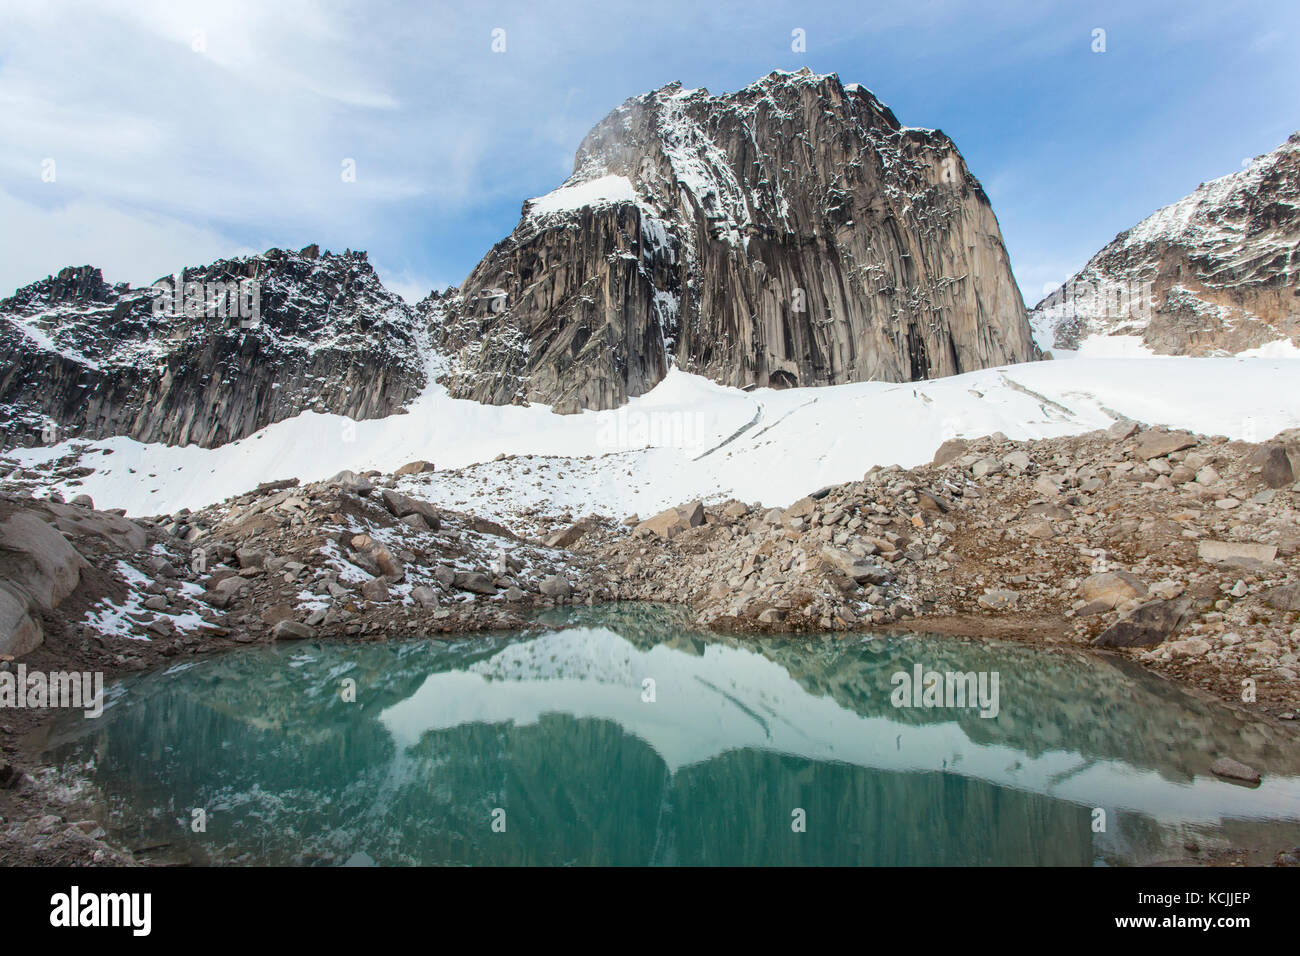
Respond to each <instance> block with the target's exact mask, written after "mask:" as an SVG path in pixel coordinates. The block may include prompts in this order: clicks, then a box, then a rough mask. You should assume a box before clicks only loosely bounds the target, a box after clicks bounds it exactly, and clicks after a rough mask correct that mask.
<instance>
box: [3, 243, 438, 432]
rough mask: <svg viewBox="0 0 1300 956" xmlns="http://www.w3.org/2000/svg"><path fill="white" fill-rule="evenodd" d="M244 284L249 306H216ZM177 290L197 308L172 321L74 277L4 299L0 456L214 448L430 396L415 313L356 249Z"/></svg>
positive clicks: (151, 297)
mask: <svg viewBox="0 0 1300 956" xmlns="http://www.w3.org/2000/svg"><path fill="white" fill-rule="evenodd" d="M175 280H176V277H174V276H168V277H163V278H162V279H160V280H159V281H158V282H157V283H155V284H154V286H161V287H164V288H165V289H171V288H174V287H175V284H176V282H175ZM241 281H242V282H246V283H251V284H248V285H245V286H244V292H245V293H247V294H246V295H245V296H244V299H243V301H242V302H239V303H236V302H235V300H231V299H225V300H221V302H220V308H218V307H217V306H218V296H217V295H215V294H214V293H216V292H220V291H221V289H222V288H223V287H227V288H232V289H235V288H238V284H239V283H240V282H241ZM181 282H182V283H184V284H185V285H184V286H183V290H188V291H189V292H191V293H193V294H194V296H195V297H194V298H191V299H189V300H188V301H187V300H186V298H185V297H182V298H181V299H180V301H178V302H175V303H174V305H175V308H173V307H172V306H173V302H172V301H171V300H170V299H168V298H167V297H165V296H164V297H162V298H161V299H160V296H159V295H158V294H157V293H156V291H155V288H154V286H150V287H145V288H130V287H128V286H127V285H125V284H119V285H115V286H112V285H109V284H107V283H106V282H104V280H103V276H102V274H101V273H100V270H98V269H94V268H91V267H90V266H82V267H79V268H68V269H64V270H62V271H61V272H60V273H59V274H58V275H56V276H50V277H49V278H46V279H43V280H41V281H39V282H35V283H33V284H31V285H29V286H26V287H24V288H22V289H19V290H18V291H17V292H16V293H15V294H14V295H13V296H12V297H10V298H8V299H5V300H3V301H0V352H2V353H3V354H4V355H5V362H4V365H3V367H0V410H3V412H4V415H3V422H4V423H3V425H0V448H3V447H14V446H16V445H21V444H27V445H30V444H33V443H43V444H50V443H52V442H55V441H60V440H63V439H65V438H69V437H80V438H87V439H98V438H105V437H109V436H113V435H127V436H130V437H132V438H136V439H139V440H140V441H146V442H162V443H165V444H169V445H185V444H189V443H191V442H193V443H196V444H199V445H202V446H204V447H214V446H217V445H221V444H224V443H226V442H229V441H234V440H237V439H240V438H243V437H245V436H247V435H250V434H252V433H253V432H255V431H257V430H258V429H259V428H263V427H265V426H266V425H269V424H271V423H273V422H277V421H280V420H281V419H284V418H289V417H291V416H293V415H297V414H299V413H300V412H303V411H309V410H311V411H319V412H333V413H335V414H341V415H347V416H350V417H352V418H357V419H363V418H375V417H381V416H384V415H390V414H393V413H394V412H396V411H398V410H399V409H400V408H401V407H402V406H403V405H404V404H405V403H406V402H408V401H409V400H410V399H411V398H413V397H414V396H415V395H416V394H418V392H419V390H420V388H421V387H422V386H423V385H424V379H425V374H424V363H423V360H422V355H421V353H422V348H421V344H420V341H419V339H420V335H419V332H418V328H417V323H416V319H415V316H414V310H412V309H411V308H410V307H408V306H407V305H406V304H405V303H404V302H403V301H402V300H401V299H400V298H399V297H398V296H396V295H394V294H393V293H391V292H389V291H388V290H386V289H385V288H384V287H383V285H382V284H381V283H380V282H379V279H378V277H377V276H376V275H375V272H374V269H373V268H372V267H371V266H370V263H369V262H368V261H367V259H366V254H365V253H364V252H346V253H342V254H339V255H334V254H331V253H328V252H326V253H323V254H322V253H321V252H319V250H318V249H317V248H316V247H315V246H309V247H307V248H306V249H303V250H302V251H301V252H296V253H295V252H286V251H283V250H279V249H272V250H270V251H269V252H267V253H265V254H264V255H259V256H251V257H248V258H242V259H227V260H221V261H219V262H215V263H213V264H212V265H209V266H204V267H201V268H196V269H185V270H184V271H183V273H182V276H181ZM191 283H194V284H195V285H194V286H193V287H192V288H191V287H190V284H191ZM254 295H255V296H256V299H255V301H253V297H254ZM237 305H238V306H242V307H243V310H242V312H240V311H239V310H238V308H237ZM231 313H235V314H231ZM254 313H255V314H254Z"/></svg>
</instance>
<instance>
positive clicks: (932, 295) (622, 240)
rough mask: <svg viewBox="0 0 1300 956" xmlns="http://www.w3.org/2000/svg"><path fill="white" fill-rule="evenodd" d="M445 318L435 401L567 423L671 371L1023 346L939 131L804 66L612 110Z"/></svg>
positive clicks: (910, 357)
mask: <svg viewBox="0 0 1300 956" xmlns="http://www.w3.org/2000/svg"><path fill="white" fill-rule="evenodd" d="M441 305H442V307H443V309H444V311H445V319H440V321H439V330H440V334H441V337H442V343H443V345H444V347H445V348H446V349H447V350H448V351H449V352H451V353H452V356H453V361H452V362H451V364H450V366H449V372H448V375H447V377H446V382H447V384H448V386H449V387H450V389H451V390H452V392H453V394H455V395H458V396H461V397H469V398H475V399H478V400H480V401H487V402H496V403H500V402H512V401H513V402H518V401H529V400H536V401H543V402H547V403H549V404H552V405H554V406H555V407H556V408H558V409H560V410H564V411H576V410H577V409H579V408H609V407H614V406H617V405H619V404H621V403H622V402H624V401H626V400H627V398H629V397H630V396H634V395H638V394H642V393H643V392H645V391H647V390H648V389H650V388H652V387H653V386H654V385H655V384H656V383H657V382H658V381H659V380H660V379H661V378H662V377H663V376H664V374H665V373H666V371H667V368H668V365H669V363H670V362H675V363H676V364H678V365H679V366H681V367H683V368H685V369H687V370H690V371H694V372H699V373H701V374H703V375H706V376H708V377H710V378H713V379H715V380H716V381H719V382H722V383H724V384H728V385H737V386H751V385H772V386H788V385H827V384H835V383H839V382H848V381H863V380H868V379H883V380H889V381H906V380H910V379H919V378H928V377H933V376H939V375H950V374H954V373H956V372H961V371H968V370H970V369H974V368H980V367H985V366H987V365H996V364H1003V363H1007V362H1015V361H1023V360H1026V359H1030V358H1034V357H1036V355H1037V354H1038V353H1037V350H1036V348H1035V346H1034V344H1033V342H1032V340H1031V338H1030V333H1029V327H1028V324H1027V323H1026V319H1025V311H1024V304H1023V302H1022V301H1021V299H1020V295H1019V291H1018V289H1017V287H1016V285H1015V282H1014V280H1013V278H1012V275H1011V270H1010V266H1009V264H1008V262H1007V257H1006V251H1005V248H1004V247H1003V244H1002V239H1001V234H1000V232H999V230H998V226H997V220H996V218H995V217H994V216H993V212H992V209H991V208H990V206H989V203H988V199H987V197H986V196H985V194H984V191H983V190H982V189H981V188H980V186H979V183H978V182H977V181H976V180H975V178H974V177H973V176H972V175H971V174H970V172H969V170H968V169H967V168H966V165H965V162H964V161H963V160H962V158H961V155H960V153H958V151H957V149H956V147H955V146H954V145H953V143H952V142H951V140H949V139H948V138H947V137H946V136H944V135H943V134H942V133H939V132H937V131H933V130H923V129H914V128H908V127H903V126H901V125H900V124H899V122H898V120H897V118H896V117H895V116H894V114H893V113H892V111H890V110H889V108H888V107H886V106H885V105H884V104H882V103H880V101H879V100H878V99H876V97H875V96H874V95H872V94H871V93H870V92H869V91H867V90H866V89H865V88H863V87H861V86H859V85H857V84H850V85H849V86H847V87H846V86H844V85H842V84H841V82H840V80H839V77H837V76H836V75H834V74H827V75H818V74H814V73H812V72H810V71H807V70H801V71H799V72H797V73H785V72H780V71H777V72H773V73H771V74H768V75H767V76H765V77H763V78H761V79H760V80H758V81H756V82H755V83H752V84H750V85H749V86H746V87H744V88H743V89H741V90H738V91H736V92H735V93H730V94H724V95H721V96H715V95H713V94H711V93H709V92H708V91H707V90H702V89H694V90H688V89H685V88H683V87H682V86H681V85H680V84H677V83H674V84H669V85H668V86H666V87H663V88H661V89H659V90H655V91H653V92H651V93H646V94H642V95H640V96H635V97H632V98H631V99H629V100H627V101H626V102H624V103H623V104H622V105H620V106H619V107H617V108H616V109H614V110H613V111H612V112H611V113H610V114H609V115H608V116H607V117H605V119H604V120H602V121H601V122H600V123H598V124H597V125H596V127H595V128H594V129H593V130H592V131H591V132H590V133H589V134H588V135H587V136H586V137H585V138H584V140H583V142H582V144H581V145H580V146H579V149H578V152H577V155H576V157H575V160H574V172H573V174H572V175H571V176H570V177H569V178H568V179H567V180H566V181H565V182H564V183H563V184H561V185H560V186H559V187H558V188H557V189H555V190H553V191H552V192H550V193H548V194H546V195H544V196H540V197H538V198H536V199H532V200H529V201H528V202H527V203H525V204H524V208H523V213H522V217H521V220H520V222H519V224H518V226H516V228H515V230H514V232H513V233H512V234H511V235H510V236H509V237H507V238H506V239H505V240H503V241H502V242H501V243H498V244H497V246H496V247H495V248H493V249H492V250H491V252H489V254H488V256H487V257H486V258H485V259H484V260H483V261H482V262H481V263H480V264H479V265H478V267H476V268H475V270H474V271H473V272H472V273H471V274H470V276H469V278H468V279H467V280H466V281H465V283H464V284H463V286H462V288H461V291H460V294H459V295H458V296H456V297H453V298H452V299H451V300H450V301H447V302H444V303H442V304H441Z"/></svg>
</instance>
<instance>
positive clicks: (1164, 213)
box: [1032, 133, 1300, 355]
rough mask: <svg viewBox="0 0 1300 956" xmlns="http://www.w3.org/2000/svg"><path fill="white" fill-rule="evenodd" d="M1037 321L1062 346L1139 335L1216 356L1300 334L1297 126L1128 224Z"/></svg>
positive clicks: (1159, 345)
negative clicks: (1266, 148)
mask: <svg viewBox="0 0 1300 956" xmlns="http://www.w3.org/2000/svg"><path fill="white" fill-rule="evenodd" d="M1032 318H1033V324H1034V327H1035V329H1036V330H1037V334H1038V336H1039V338H1040V340H1041V342H1042V344H1043V345H1044V346H1045V347H1048V348H1052V347H1055V348H1058V349H1062V348H1063V349H1076V348H1078V347H1079V344H1080V342H1081V341H1083V340H1085V339H1088V338H1089V337H1093V336H1136V337H1140V340H1141V342H1142V344H1143V345H1144V346H1145V347H1146V348H1148V349H1150V350H1152V351H1154V352H1157V353H1160V354H1166V355H1215V354H1226V353H1235V352H1240V351H1243V350H1248V349H1252V348H1257V347H1260V346H1263V345H1266V344H1269V343H1273V342H1278V341H1280V340H1291V341H1293V342H1295V341H1297V339H1300V133H1293V134H1292V135H1291V136H1290V137H1289V138H1288V139H1287V141H1286V142H1285V143H1283V144H1282V145H1280V146H1279V147H1278V148H1277V149H1274V150H1272V151H1270V152H1268V153H1265V154H1263V155H1262V156H1258V157H1256V158H1255V159H1253V160H1251V161H1250V162H1249V163H1248V164H1246V166H1245V168H1243V169H1241V170H1240V171H1238V172H1235V173H1231V174H1229V175H1227V176H1223V177H1221V178H1220V179H1216V180H1213V181H1211V182H1206V183H1202V184H1201V185H1200V186H1198V187H1197V188H1196V190H1195V191H1194V192H1192V193H1191V194H1190V195H1188V196H1185V197H1184V198H1182V199H1180V200H1179V201H1178V202H1175V203H1171V204H1170V205H1168V206H1165V207H1163V208H1161V209H1158V210H1156V212H1154V213H1153V214H1152V215H1150V216H1148V217H1147V218H1146V219H1144V220H1142V221H1141V222H1140V223H1138V224H1137V225H1136V226H1134V227H1133V228H1131V229H1128V230H1125V231H1124V232H1121V233H1120V234H1119V235H1118V236H1116V237H1115V239H1114V240H1113V241H1112V242H1110V243H1108V244H1107V245H1106V246H1105V248H1103V249H1102V250H1101V251H1100V252H1098V253H1097V254H1096V255H1095V256H1093V257H1092V259H1090V260H1089V261H1088V264H1087V265H1086V266H1084V268H1083V269H1082V270H1080V271H1079V272H1078V273H1077V274H1076V275H1074V276H1073V277H1071V278H1070V280H1069V281H1067V282H1066V283H1065V284H1063V285H1062V286H1061V287H1060V288H1058V289H1056V290H1055V291H1053V292H1052V293H1051V294H1050V295H1048V296H1047V297H1045V298H1044V299H1043V300H1042V301H1041V302H1039V303H1038V304H1037V305H1036V306H1035V307H1034V310H1033V316H1032Z"/></svg>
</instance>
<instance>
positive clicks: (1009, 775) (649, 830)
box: [52, 606, 1300, 865]
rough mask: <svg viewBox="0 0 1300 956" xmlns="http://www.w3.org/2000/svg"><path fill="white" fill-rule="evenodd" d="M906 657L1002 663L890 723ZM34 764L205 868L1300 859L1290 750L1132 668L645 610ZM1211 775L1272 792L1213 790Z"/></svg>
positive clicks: (1299, 794)
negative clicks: (1097, 814) (1216, 772)
mask: <svg viewBox="0 0 1300 956" xmlns="http://www.w3.org/2000/svg"><path fill="white" fill-rule="evenodd" d="M553 627H554V628H557V629H551V628H553ZM561 627H562V628H563V629H558V628H561ZM917 664H920V665H922V666H923V667H924V668H925V669H926V670H936V671H940V672H946V671H954V672H976V673H988V672H994V671H996V672H997V673H998V675H999V697H1000V700H999V709H998V713H997V716H996V717H994V718H985V717H981V716H979V713H978V710H977V709H975V708H964V709H945V708H910V707H904V708H897V707H895V706H893V704H892V703H891V700H890V694H891V690H892V689H893V687H892V685H891V676H892V675H893V674H895V673H897V672H899V671H907V672H912V671H913V668H914V667H915V665H917ZM347 680H351V681H355V687H356V699H355V702H350V701H348V700H345V699H344V695H343V694H342V693H341V691H342V689H343V688H344V686H345V684H344V682H345V681H347ZM648 682H652V683H648ZM651 688H652V689H653V700H647V698H648V697H650V696H651V694H650V690H651ZM52 747H53V749H54V750H55V752H56V754H57V756H58V758H59V759H60V760H62V761H65V762H67V763H68V764H71V765H76V766H81V767H84V768H85V772H86V775H87V776H89V777H90V778H91V779H92V780H93V781H94V782H95V783H96V784H98V786H99V787H100V788H101V790H102V791H103V792H104V793H105V794H107V799H108V803H109V809H110V810H111V813H112V820H113V823H114V825H115V827H117V829H118V831H119V835H120V836H122V837H123V838H125V839H127V840H128V841H129V842H131V843H133V844H136V845H138V844H140V843H150V842H158V841H160V840H165V841H169V842H171V843H172V844H174V845H176V846H177V847H178V848H179V849H180V851H181V852H183V853H185V854H186V855H188V856H189V857H191V858H193V859H195V860H197V861H208V862H218V863H227V862H245V863H249V862H263V863H346V862H354V863H355V862H367V863H368V862H376V863H380V864H497V865H502V864H504V865H511V864H669V865H672V864H676V865H696V864H723V865H768V864H787V865H806V864H831V865H862V864H866V865H981V864H1001V865H1092V864H1097V863H1112V864H1113V863H1143V862H1153V861H1163V860H1171V859H1181V858H1184V857H1186V855H1187V853H1186V851H1185V850H1184V849H1183V846H1184V844H1185V843H1186V842H1188V841H1189V840H1195V842H1196V843H1197V844H1198V845H1199V846H1201V847H1203V848H1207V849H1208V848H1213V847H1215V846H1223V845H1235V844H1239V843H1242V842H1248V841H1258V842H1262V843H1268V844H1275V845H1277V846H1282V845H1286V846H1291V845H1295V844H1296V843H1300V744H1297V740H1296V738H1295V736H1294V735H1290V734H1288V733H1286V732H1285V731H1282V730H1278V729H1274V728H1272V727H1270V726H1268V725H1263V724H1258V723H1253V722H1251V721H1249V720H1247V719H1246V718H1245V717H1243V716H1242V715H1240V714H1238V713H1237V712H1235V711H1233V710H1231V709H1229V708H1227V707H1223V706H1220V705H1217V704H1214V703H1212V702H1208V701H1206V700H1203V699H1201V698H1199V697H1195V696H1193V695H1191V694H1188V693H1186V692H1185V691H1183V690H1181V689H1180V688H1178V687H1176V686H1175V685H1173V684H1170V683H1169V682H1167V681H1163V680H1160V679H1158V678H1156V677H1153V676H1151V675H1149V674H1147V673H1145V672H1143V671H1142V670H1140V669H1138V668H1136V667H1134V666H1131V665H1128V664H1126V663H1125V662H1122V661H1112V660H1108V659H1103V658H1098V657H1095V656H1092V655H1087V654H1082V653H1077V652H1071V651H1061V652H1049V651H1044V650H1042V649H1035V648H1026V647H1022V646H1017V645H1013V644H996V643H994V644H991V643H985V642H978V643H977V642H961V641H955V640H952V639H944V638H919V637H912V636H906V637H904V636H899V637H881V636H875V637H873V638H867V637H863V636H851V637H848V638H844V637H842V636H839V637H836V638H831V637H825V638H818V637H813V638H798V639H792V638H779V639H778V638H762V639H749V638H747V639H732V638H726V637H719V636H716V635H707V634H701V633H698V632H693V631H691V630H690V629H689V628H688V627H687V626H686V625H685V624H684V618H683V617H682V615H681V614H680V613H679V612H678V611H676V610H674V609H672V608H662V607H653V606H612V607H606V608H595V609H585V610H581V611H566V612H556V613H554V614H552V615H550V617H549V618H546V619H539V625H538V626H537V627H535V628H534V629H532V630H530V631H527V632H524V633H522V634H512V635H497V636H491V637H476V638H472V639H465V640H457V641H453V642H442V641H404V642H394V643H377V644H296V645H275V646H267V647H262V648H255V649H247V650H241V651H237V652H234V653H231V654H229V655H226V656H223V657H218V658H211V659H206V660H201V661H198V662H194V663H192V664H187V665H181V666H179V667H174V668H172V669H171V670H169V671H166V672H161V673H155V674H151V675H147V676H144V677H140V678H135V679H132V680H130V681H128V682H126V683H124V684H123V685H121V686H120V687H119V688H118V690H117V692H116V693H115V694H114V695H113V697H112V700H111V703H110V704H109V706H108V708H107V710H106V711H105V714H104V716H103V717H102V718H100V719H98V720H86V719H83V718H74V717H71V716H70V717H69V718H68V719H67V720H66V721H65V722H64V723H62V724H61V725H59V727H58V728H57V730H56V732H55V734H54V735H53V738H52ZM1221 756H1233V757H1235V758H1236V759H1238V760H1242V761H1244V762H1245V763H1248V764H1250V765H1251V766H1254V767H1255V768H1256V769H1259V770H1260V771H1262V772H1263V774H1264V782H1263V784H1262V785H1261V786H1260V787H1258V788H1254V789H1250V788H1244V787H1240V786H1236V785H1234V784H1230V783H1227V782H1225V781H1221V780H1218V779H1217V778H1215V777H1213V776H1212V775H1210V773H1209V766H1210V764H1211V763H1212V762H1213V761H1214V760H1215V759H1217V758H1218V757H1221ZM193 808H203V809H204V811H205V812H206V818H207V829H206V832H203V833H194V832H192V831H191V829H190V826H189V824H190V820H191V811H192V810H193ZM1094 808H1100V809H1101V810H1104V811H1105V831H1104V832H1094V822H1093V821H1094ZM502 811H503V812H502ZM797 811H803V813H802V815H800V814H799V813H798V812H797ZM800 816H802V819H803V820H804V821H805V829H804V830H803V832H797V830H796V828H795V827H794V826H793V825H792V824H794V823H795V822H796V820H798V819H799V818H800ZM494 820H495V821H497V824H498V826H497V829H494V827H493V822H494ZM502 823H504V831H503V832H499V830H500V826H501V824H502Z"/></svg>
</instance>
